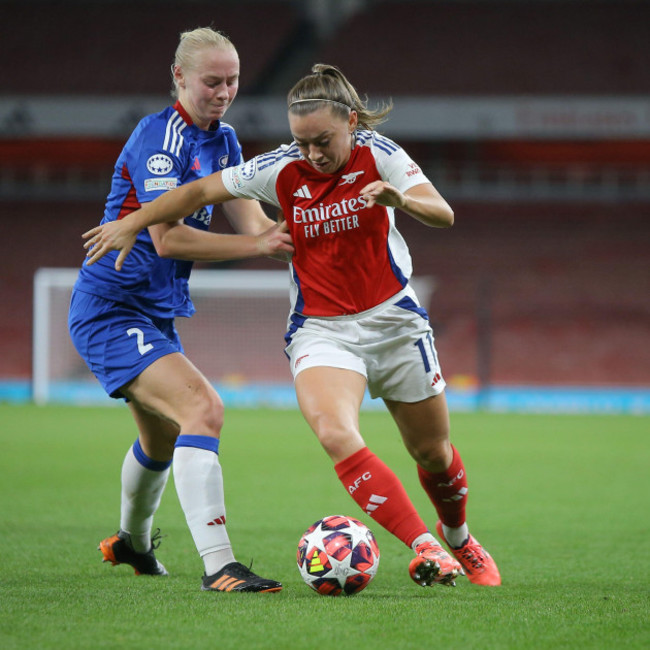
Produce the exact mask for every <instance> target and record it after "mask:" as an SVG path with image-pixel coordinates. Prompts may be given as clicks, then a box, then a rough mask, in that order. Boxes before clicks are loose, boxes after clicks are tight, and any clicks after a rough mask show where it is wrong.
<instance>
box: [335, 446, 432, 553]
mask: <svg viewBox="0 0 650 650" xmlns="http://www.w3.org/2000/svg"><path fill="white" fill-rule="evenodd" d="M334 469H335V470H336V473H337V474H338V477H339V479H340V480H341V483H343V485H344V486H345V488H346V490H347V491H348V492H349V493H350V495H351V496H352V498H353V499H354V500H355V501H356V502H357V503H358V504H359V506H361V509H362V510H364V511H365V512H366V513H367V514H369V515H370V516H371V517H372V518H373V519H374V520H375V521H376V522H377V523H378V524H381V525H382V526H383V527H384V528H385V529H386V530H388V531H389V532H391V533H393V535H395V536H396V537H397V538H399V539H401V540H402V541H403V542H404V543H405V544H406V545H407V546H409V547H410V546H411V544H412V543H413V540H414V539H415V538H416V537H418V536H419V535H422V534H423V533H426V532H427V530H428V529H427V526H426V524H425V523H424V522H423V521H422V519H421V518H420V515H418V513H417V512H416V510H415V507H414V506H413V504H412V503H411V500H410V499H409V497H408V495H407V494H406V490H405V489H404V487H403V486H402V484H401V483H400V480H399V479H398V478H397V476H395V474H394V473H393V471H392V470H391V469H390V468H389V467H388V466H387V465H386V464H385V463H383V462H382V461H381V460H380V459H379V458H377V456H375V454H373V453H372V452H371V451H370V450H369V449H368V447H364V448H363V449H360V450H359V451H357V452H355V453H354V454H352V456H348V457H347V458H346V459H345V460H342V461H341V462H340V463H336V465H334Z"/></svg>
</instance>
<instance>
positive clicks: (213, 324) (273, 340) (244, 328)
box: [32, 268, 435, 408]
mask: <svg viewBox="0 0 650 650" xmlns="http://www.w3.org/2000/svg"><path fill="white" fill-rule="evenodd" d="M77 274H78V269H76V268H75V269H68V268H41V269H38V270H37V271H36V274H35V276H34V320H33V364H32V395H33V400H34V401H35V402H36V403H37V404H46V403H48V402H68V403H79V404H83V403H86V404H112V403H115V401H114V400H112V399H110V398H109V397H107V396H106V395H105V393H104V391H103V389H102V388H101V386H100V385H99V382H98V381H97V380H96V379H95V377H94V376H93V375H92V373H91V372H90V371H89V370H88V368H87V366H86V364H85V363H84V361H83V360H82V359H81V357H80V356H79V354H78V353H77V351H76V350H75V348H74V346H73V344H72V341H71V340H70V335H69V333H68V307H69V304H70V295H71V293H72V287H73V285H74V283H75V281H76V279H77ZM411 284H412V285H413V287H414V289H415V291H416V292H417V294H418V297H419V299H420V302H421V303H422V305H423V306H425V308H427V309H429V307H430V301H431V295H432V293H433V290H434V286H435V285H434V280H433V278H431V277H417V278H412V280H411ZM190 293H191V296H192V300H193V302H194V305H195V306H196V313H195V314H194V316H192V317H191V318H177V319H176V327H177V329H178V332H179V334H180V337H181V341H182V343H183V347H184V349H185V353H186V355H187V356H188V358H189V359H190V360H192V361H193V362H194V363H196V365H197V367H198V368H199V369H200V370H201V371H202V372H203V373H204V374H205V376H206V377H207V378H208V379H209V380H210V381H211V382H212V383H213V384H214V385H215V386H216V387H217V389H218V390H219V392H220V393H221V394H222V397H224V401H226V402H227V403H228V404H229V405H230V406H246V407H258V406H262V405H264V406H272V407H273V406H275V407H282V408H285V407H287V406H291V407H293V406H295V404H296V403H295V395H294V394H293V387H292V378H291V371H290V369H289V364H288V361H287V357H286V355H285V354H284V334H285V332H286V326H287V316H288V313H289V307H290V301H289V275H288V270H287V269H282V270H277V271H266V270H264V271H253V270H214V269H195V270H194V271H193V272H192V275H191V276H190ZM226 398H227V399H226Z"/></svg>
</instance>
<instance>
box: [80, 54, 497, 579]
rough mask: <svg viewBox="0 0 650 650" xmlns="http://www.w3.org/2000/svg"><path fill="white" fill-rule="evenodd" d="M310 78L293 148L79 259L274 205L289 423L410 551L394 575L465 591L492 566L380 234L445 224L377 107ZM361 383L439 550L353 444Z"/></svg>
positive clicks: (327, 73)
mask: <svg viewBox="0 0 650 650" xmlns="http://www.w3.org/2000/svg"><path fill="white" fill-rule="evenodd" d="M312 72H313V74H310V75H307V76H306V77H303V79H301V80H300V81H299V82H298V83H297V84H296V85H295V86H294V87H293V89H292V90H291V91H290V92H289V96H288V105H289V126H290V129H291V133H292V136H293V140H294V141H293V143H292V144H290V145H286V146H282V147H280V148H279V149H277V150H275V151H273V152H270V153H267V154H262V155H260V156H257V157H256V158H254V159H252V160H251V161H249V162H247V163H245V164H243V165H239V166H236V167H232V168H229V169H225V170H223V171H222V172H219V173H216V174H213V175H211V176H208V177H206V178H204V179H202V180H200V181H198V182H196V183H190V184H188V185H185V186H184V187H182V188H180V189H178V190H174V191H172V192H169V193H167V194H165V195H164V196H162V197H161V198H160V199H158V200H156V201H154V202H153V203H150V204H148V205H147V206H145V207H143V209H142V210H140V211H138V212H137V213H134V214H132V215H130V216H129V217H128V218H126V219H124V220H123V221H121V222H119V223H111V224H106V225H105V226H100V227H98V228H95V229H93V230H91V231H89V232H88V233H86V235H85V236H86V237H87V238H88V242H87V243H86V246H87V247H90V248H91V250H90V252H89V253H88V255H89V260H90V261H91V262H93V261H95V260H98V259H101V258H102V256H103V255H104V254H105V253H106V252H107V251H109V250H114V249H119V250H120V254H119V256H118V259H117V260H116V265H118V266H119V265H120V264H121V263H122V261H123V260H124V259H125V258H126V255H127V254H128V252H129V249H130V246H131V244H132V242H133V239H134V237H135V235H136V233H137V232H139V231H140V229H142V228H143V227H146V226H150V225H151V224H155V223H164V222H167V221H171V220H173V219H176V218H177V217H178V215H180V214H185V213H186V212H187V211H191V210H197V209H199V208H200V207H201V206H203V205H207V204H213V203H217V202H221V201H226V200H228V199H231V198H232V197H248V198H256V199H259V200H261V201H265V202H267V203H269V204H271V205H274V206H277V207H279V208H281V210H282V213H283V214H284V218H285V219H286V222H287V224H288V227H289V232H290V233H291V236H292V240H293V244H294V247H295V253H294V255H293V257H292V260H291V280H290V282H291V286H290V289H291V304H292V309H291V313H290V315H289V319H288V331H287V334H286V337H285V338H286V343H287V347H286V352H287V355H288V356H289V359H290V363H291V371H292V373H293V376H294V382H295V389H296V394H297V397H298V403H299V405H300V408H301V410H302V413H303V415H304V417H305V419H306V420H307V422H308V423H309V425H310V426H311V428H312V429H313V431H314V432H315V433H316V435H317V437H318V439H319V441H320V442H321V444H322V446H323V447H324V449H325V451H326V452H327V453H328V455H329V456H330V458H331V459H332V461H333V462H334V463H335V470H336V473H337V475H338V478H339V479H340V481H341V482H342V483H343V485H344V487H345V488H346V489H347V491H348V492H349V494H350V495H351V496H352V498H353V499H354V500H355V501H356V503H357V504H358V505H359V506H360V507H361V508H362V509H363V510H364V511H365V512H366V513H367V514H368V515H370V517H372V518H373V519H374V520H375V521H377V522H378V523H380V524H381V525H382V526H384V527H385V528H386V529H387V530H389V531H390V532H392V533H393V534H394V535H395V536H396V537H398V538H399V539H400V540H402V541H403V542H404V543H405V544H406V545H407V546H409V547H411V548H412V549H413V551H414V552H415V557H414V558H413V559H412V560H411V562H410V565H409V573H410V575H411V578H412V579H413V580H414V581H415V582H417V583H418V584H420V585H423V586H425V585H432V584H436V583H439V584H444V585H452V584H454V581H455V578H456V577H457V576H458V575H459V574H461V573H463V572H464V573H465V574H466V575H467V577H468V578H469V580H470V581H471V582H472V583H474V584H478V585H486V586H496V585H499V584H500V582H501V578H500V575H499V570H498V568H497V565H496V563H495V562H494V560H493V559H492V557H491V556H490V555H489V553H488V552H487V551H486V550H485V549H484V548H483V546H482V545H481V544H479V542H478V541H477V540H476V539H475V538H474V537H473V536H472V535H471V534H470V532H469V529H468V526H467V522H466V518H465V506H466V502H467V492H468V486H467V475H466V472H465V468H464V466H463V462H462V460H461V457H460V454H459V453H458V451H457V450H456V449H455V447H454V446H453V445H452V444H451V442H450V439H449V413H448V409H447V403H446V399H445V394H444V388H445V381H444V379H443V376H442V371H441V369H440V365H439V362H438V356H437V353H436V350H435V347H434V341H433V332H432V330H431V327H430V325H429V320H428V316H427V313H426V311H425V310H424V309H423V308H422V307H421V306H420V305H419V303H418V300H417V297H416V295H415V293H414V292H413V290H412V289H411V287H410V286H409V283H408V279H409V277H410V275H411V271H412V263H411V258H410V255H409V252H408V249H407V247H406V243H405V242H404V240H403V239H402V237H401V235H400V234H399V232H398V231H397V229H396V227H395V216H394V210H395V208H398V209H400V210H401V211H403V212H405V213H406V214H408V215H410V216H411V217H413V218H415V219H417V220H418V221H421V222H422V223H423V224H425V225H428V226H434V227H443V228H444V227H449V226H451V225H452V224H453V221H454V214H453V212H452V210H451V208H450V207H449V205H448V204H447V202H446V201H445V200H444V199H443V198H442V196H440V194H439V193H438V192H437V190H436V189H435V188H434V186H433V185H432V184H431V183H430V181H429V180H428V179H427V178H426V177H425V175H424V174H423V173H422V170H421V169H420V168H419V166H418V165H417V164H416V163H415V162H413V160H412V159H411V158H410V157H409V156H408V155H407V154H406V153H405V152H404V150H403V149H402V148H401V147H399V146H398V145H397V144H396V143H395V142H393V141H392V140H389V139H388V138H385V137H383V136H381V135H379V134H378V133H377V132H376V131H375V130H374V127H375V126H376V125H377V124H378V123H380V122H381V121H382V120H383V118H384V117H385V115H386V114H387V113H388V111H389V110H390V107H385V108H383V109H381V110H377V111H369V110H368V109H367V107H366V105H365V103H364V102H362V101H361V99H360V98H359V96H358V94H357V92H356V91H355V89H354V87H353V86H352V85H351V84H350V83H349V82H348V80H347V79H346V78H345V77H344V76H343V74H342V73H341V71H340V70H338V69H337V68H335V67H333V66H326V65H316V66H314V68H313V69H312ZM366 387H367V388H368V389H369V391H370V394H371V396H372V397H381V398H383V400H384V402H385V404H386V406H387V408H388V411H389V412H390V413H391V415H392V416H393V418H394V420H395V422H396V423H397V426H398V428H399V430H400V433H401V435H402V438H403V441H404V444H405V446H406V449H407V450H408V452H409V453H410V454H411V456H412V457H413V459H414V460H415V461H416V463H417V471H418V475H419V478H420V483H421V485H422V487H423V488H424V490H425V492H426V493H427V495H428V496H429V498H430V500H431V501H432V503H433V505H434V506H435V509H436V511H437V513H438V517H439V521H438V522H437V524H436V532H437V535H438V536H439V537H440V538H442V539H443V540H444V541H445V542H446V543H447V546H448V547H449V549H450V551H451V555H450V554H449V553H447V552H446V551H445V550H444V549H443V548H442V546H441V545H440V544H439V542H438V541H437V539H436V538H435V537H434V536H433V534H432V533H431V531H430V530H429V529H428V527H427V525H426V524H425V523H424V522H423V520H422V519H421V518H420V516H419V515H418V513H417V512H416V510H415V508H414V506H413V504H412V503H411V501H410V499H409V497H408V495H407V494H406V491H405V490H404V488H403V486H402V484H401V483H400V481H399V479H398V478H397V476H395V474H394V473H393V472H392V471H391V470H390V469H389V468H388V467H387V466H386V465H385V464H384V463H383V461H381V460H380V459H379V458H378V457H377V456H376V455H375V454H373V453H372V452H371V451H370V449H369V448H368V447H367V446H366V443H365V441H364V440H363V438H362V436H361V433H360V431H359V417H358V415H359V408H360V405H361V401H362V399H363V396H364V392H365V390H366ZM452 555H453V556H454V557H452Z"/></svg>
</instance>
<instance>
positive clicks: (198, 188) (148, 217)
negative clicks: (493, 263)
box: [82, 172, 275, 271]
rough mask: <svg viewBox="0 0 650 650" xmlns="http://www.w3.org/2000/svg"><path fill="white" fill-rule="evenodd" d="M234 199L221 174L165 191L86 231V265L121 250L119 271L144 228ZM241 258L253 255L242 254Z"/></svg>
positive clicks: (232, 256)
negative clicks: (137, 206)
mask: <svg viewBox="0 0 650 650" xmlns="http://www.w3.org/2000/svg"><path fill="white" fill-rule="evenodd" d="M233 198H235V197H234V196H233V195H232V194H230V193H229V192H228V191H227V190H226V188H225V186H224V184H223V181H222V180H221V172H217V173H215V174H211V175H210V176H206V177H205V178H201V179H199V180H196V181H193V182H192V183H187V184H186V185H181V186H180V187H178V188H176V189H174V190H170V191H169V192H165V193H164V194H162V195H161V196H159V197H158V198H157V199H155V200H154V201H151V202H149V203H146V204H144V205H143V206H142V207H141V208H140V209H139V210H135V211H134V212H131V213H130V214H128V215H126V216H125V217H123V218H122V219H120V220H119V221H117V220H116V221H108V222H106V223H104V224H102V225H100V226H97V227H96V228H92V229H91V230H89V231H88V232H85V233H84V234H83V235H82V237H83V238H84V239H86V240H87V241H86V243H85V244H84V248H86V249H89V250H88V253H87V264H94V263H95V262H96V261H97V260H99V259H101V258H102V257H103V256H104V255H106V253H108V252H109V251H112V250H119V251H120V253H119V255H118V257H117V260H116V261H115V268H116V269H117V270H118V271H119V270H120V269H121V268H122V263H123V261H124V259H125V258H126V256H127V255H128V254H129V252H130V250H131V248H133V244H134V243H135V240H136V236H137V234H138V233H139V232H140V231H141V230H142V229H144V228H147V227H148V226H153V225H155V224H159V223H168V222H174V221H178V220H180V219H182V218H183V217H185V216H186V215H188V214H192V213H193V212H195V211H196V210H198V209H199V208H202V207H204V206H206V205H212V204H216V203H223V202H224V201H228V200H230V199H233ZM221 237H224V238H227V239H228V241H224V244H229V245H230V244H232V243H233V242H231V241H229V240H230V239H231V238H233V237H238V236H235V235H222V236H221ZM241 237H245V236H241ZM237 243H243V242H237ZM236 252H237V251H236V250H235V251H232V250H231V251H230V253H231V254H230V255H228V257H229V258H231V259H234V257H236V256H237V255H236V254H235V253H236ZM271 252H275V251H271ZM259 254H262V253H261V252H260V253H259ZM242 256H244V257H249V256H250V255H246V254H245V253H243V254H242Z"/></svg>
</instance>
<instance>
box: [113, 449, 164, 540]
mask: <svg viewBox="0 0 650 650" xmlns="http://www.w3.org/2000/svg"><path fill="white" fill-rule="evenodd" d="M152 468H155V469H152ZM163 468H164V469H163ZM168 478H169V463H161V462H158V461H154V460H152V459H151V458H149V457H148V456H146V455H145V454H144V452H143V451H142V448H141V447H140V443H139V442H138V441H137V440H136V442H135V443H134V445H133V446H132V447H131V448H130V449H129V450H128V451H127V452H126V456H125V458H124V463H123V464H122V495H121V507H120V528H121V529H122V530H123V531H124V532H125V533H128V534H129V535H130V536H131V544H132V546H133V550H134V551H137V552H138V553H146V552H147V551H148V550H149V549H150V548H151V527H152V525H153V516H154V513H155V512H156V510H157V509H158V506H159V505H160V499H161V498H162V493H163V491H164V489H165V485H166V484H167V479H168Z"/></svg>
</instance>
